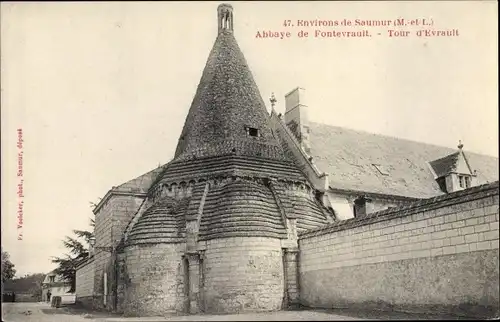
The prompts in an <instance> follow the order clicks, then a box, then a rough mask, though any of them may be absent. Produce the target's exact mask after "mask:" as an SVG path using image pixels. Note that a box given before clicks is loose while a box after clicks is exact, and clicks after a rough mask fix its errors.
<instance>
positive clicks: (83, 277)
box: [75, 257, 94, 306]
mask: <svg viewBox="0 0 500 322" xmlns="http://www.w3.org/2000/svg"><path fill="white" fill-rule="evenodd" d="M75 293H76V301H77V302H80V303H82V304H83V305H84V306H90V305H91V303H92V296H93V294H94V258H93V257H92V258H90V259H89V260H88V261H87V262H86V263H85V264H84V265H82V266H80V267H78V269H77V270H76V292H75Z"/></svg>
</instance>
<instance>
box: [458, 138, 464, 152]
mask: <svg viewBox="0 0 500 322" xmlns="http://www.w3.org/2000/svg"><path fill="white" fill-rule="evenodd" d="M463 147H464V145H463V144H462V140H458V149H460V150H462V148H463Z"/></svg>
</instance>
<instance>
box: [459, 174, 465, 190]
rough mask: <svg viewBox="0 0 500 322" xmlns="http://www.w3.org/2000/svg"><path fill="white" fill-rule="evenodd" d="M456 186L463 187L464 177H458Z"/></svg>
mask: <svg viewBox="0 0 500 322" xmlns="http://www.w3.org/2000/svg"><path fill="white" fill-rule="evenodd" d="M458 184H459V185H460V188H463V187H464V176H458Z"/></svg>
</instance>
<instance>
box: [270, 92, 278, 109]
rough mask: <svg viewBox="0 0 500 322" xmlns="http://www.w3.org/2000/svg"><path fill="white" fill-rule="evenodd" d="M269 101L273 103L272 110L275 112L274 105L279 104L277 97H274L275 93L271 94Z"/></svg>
mask: <svg viewBox="0 0 500 322" xmlns="http://www.w3.org/2000/svg"><path fill="white" fill-rule="evenodd" d="M269 101H270V102H271V109H273V110H274V105H275V104H276V102H277V100H276V97H274V93H271V98H270V99H269Z"/></svg>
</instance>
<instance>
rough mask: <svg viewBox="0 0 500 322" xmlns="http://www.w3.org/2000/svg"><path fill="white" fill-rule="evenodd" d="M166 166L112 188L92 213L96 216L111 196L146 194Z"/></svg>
mask: <svg viewBox="0 0 500 322" xmlns="http://www.w3.org/2000/svg"><path fill="white" fill-rule="evenodd" d="M167 165H168V163H167V164H165V165H163V166H160V167H158V168H155V169H153V170H151V171H149V172H147V173H145V174H143V175H140V176H138V177H137V178H135V179H132V180H129V181H127V182H125V183H122V184H121V185H119V186H118V187H112V188H111V189H110V190H109V191H108V192H107V193H106V195H105V196H104V197H103V198H102V199H101V200H100V201H99V203H98V204H97V205H96V206H95V207H94V209H93V210H92V212H93V213H94V214H97V213H98V212H99V210H100V209H101V207H102V206H103V205H104V204H105V203H106V201H107V200H108V199H109V198H111V196H112V195H113V194H121V195H123V194H126V195H127V194H145V193H147V192H148V190H149V188H150V187H151V185H152V184H153V183H154V182H155V180H157V179H158V177H159V174H160V173H161V172H162V171H163V170H164V169H165V167H166V166H167Z"/></svg>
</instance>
